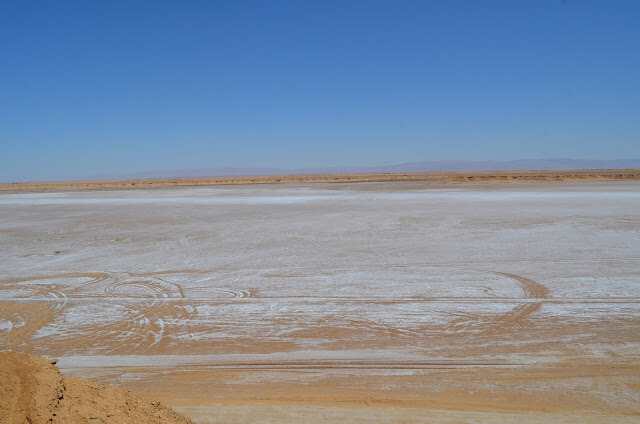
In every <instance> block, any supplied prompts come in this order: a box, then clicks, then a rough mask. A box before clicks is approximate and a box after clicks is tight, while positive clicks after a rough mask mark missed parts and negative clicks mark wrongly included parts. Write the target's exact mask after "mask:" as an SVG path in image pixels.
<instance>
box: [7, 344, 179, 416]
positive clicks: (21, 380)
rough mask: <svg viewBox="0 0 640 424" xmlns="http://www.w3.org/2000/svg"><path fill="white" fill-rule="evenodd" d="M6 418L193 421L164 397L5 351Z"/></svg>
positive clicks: (39, 359)
mask: <svg viewBox="0 0 640 424" xmlns="http://www.w3.org/2000/svg"><path fill="white" fill-rule="evenodd" d="M0 422H1V423H3V424H56V423H59V424H64V423H66V424H71V423H73V424H85V423H94V424H95V423H103V424H128V423H150V424H151V423H153V424H190V423H191V421H190V420H189V419H187V418H184V417H182V416H180V415H179V414H177V413H175V412H174V411H171V410H170V409H168V408H166V407H164V406H162V405H161V404H160V402H157V401H150V400H147V399H144V398H141V397H140V396H136V395H135V394H133V393H131V392H130V391H128V390H125V389H122V388H120V387H114V386H108V385H105V384H101V383H98V382H95V381H90V380H85V379H81V378H73V377H65V376H63V375H61V374H60V372H59V371H58V369H57V367H56V366H55V360H52V361H47V360H46V359H43V358H38V357H35V356H30V355H24V354H21V353H16V352H0Z"/></svg>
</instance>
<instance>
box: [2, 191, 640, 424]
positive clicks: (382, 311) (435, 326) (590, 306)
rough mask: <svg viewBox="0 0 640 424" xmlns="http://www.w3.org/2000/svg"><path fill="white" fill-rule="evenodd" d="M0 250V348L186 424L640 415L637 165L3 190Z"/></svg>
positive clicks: (626, 418)
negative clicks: (530, 175) (575, 171)
mask: <svg viewBox="0 0 640 424" xmlns="http://www.w3.org/2000/svg"><path fill="white" fill-rule="evenodd" d="M0 246H1V250H0V280H1V283H0V349H13V350H18V351H22V352H26V353H32V354H37V355H45V356H53V357H57V358H59V359H60V362H59V365H60V367H61V369H62V370H63V372H66V373H67V374H71V375H78V376H84V377H92V378H98V379H102V380H104V381H107V382H110V383H114V382H115V383H119V384H124V385H127V386H129V387H131V388H134V389H136V390H138V391H142V392H144V393H147V394H149V395H150V396H153V397H155V398H160V399H163V400H164V401H165V402H166V403H167V404H169V405H171V406H175V407H176V409H178V410H179V411H181V412H184V413H185V414H187V415H190V416H192V417H193V418H194V419H195V420H197V421H198V422H203V423H205V422H206V423H208V422H255V420H256V419H259V420H261V422H300V421H303V420H306V421H309V420H311V421H315V422H319V421H322V422H367V423H368V422H371V423H373V422H382V421H388V422H477V421H480V422H486V421H490V422H514V421H518V422H545V421H546V422H575V420H576V419H578V420H579V421H580V422H603V420H606V421H607V422H638V420H640V407H639V406H638V405H640V383H639V381H640V182H637V181H625V182H589V183H587V182H581V183H566V182H565V183H527V184H503V185H481V184H476V185H460V184H458V185H442V184H438V185H436V184H430V183H428V182H389V183H358V184H285V185H269V186H258V185H255V186H253V185H246V186H241V185H237V186H215V187H195V188H165V189H149V190H146V189H140V190H135V191H126V190H120V191H76V192H48V193H15V194H0ZM576 417H578V418H576Z"/></svg>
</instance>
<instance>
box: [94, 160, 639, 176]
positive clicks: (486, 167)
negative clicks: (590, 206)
mask: <svg viewBox="0 0 640 424" xmlns="http://www.w3.org/2000/svg"><path fill="white" fill-rule="evenodd" d="M629 168H640V159H616V160H597V159H593V160H592V159H562V158H560V159H556V158H554V159H520V160H510V161H494V160H487V161H468V160H467V161H463V160H439V161H425V162H409V163H401V164H399V165H389V166H370V167H330V168H295V169H287V168H194V169H178V170H167V171H149V172H136V173H126V174H109V175H100V176H96V177H95V179H100V180H103V179H135V178H187V177H191V178H193V177H238V176H251V175H301V174H347V173H378V172H382V173H384V172H455V171H511V170H548V169H629Z"/></svg>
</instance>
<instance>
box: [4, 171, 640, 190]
mask: <svg viewBox="0 0 640 424" xmlns="http://www.w3.org/2000/svg"><path fill="white" fill-rule="evenodd" d="M621 180H640V169H572V170H553V171H482V172H480V171H478V172H403V173H379V174H375V173H371V174H313V175H268V176H246V177H197V178H153V179H151V178H149V179H127V180H111V181H58V182H24V183H0V192H2V191H7V192H21V191H52V190H109V189H125V188H126V189H138V188H158V187H188V186H212V185H238V184H285V183H356V182H390V181H422V182H427V183H436V184H438V183H442V184H460V183H521V182H530V183H531V182H571V181H621Z"/></svg>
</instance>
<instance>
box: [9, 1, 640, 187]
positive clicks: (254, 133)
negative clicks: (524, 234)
mask: <svg viewBox="0 0 640 424" xmlns="http://www.w3.org/2000/svg"><path fill="white" fill-rule="evenodd" d="M0 148H1V150H0V181H9V180H24V179H27V180H38V179H60V178H77V177H83V176H92V175H99V174H105V173H118V172H135V171H146V170H170V169H181V168H213V167H225V166H231V167H289V168H291V167H310V166H343V165H355V166H359V165H384V164H394V163H401V162H408V161H422V160H440V159H467V160H475V159H478V160H486V159H495V160H505V159H519V158H547V157H569V158H592V159H616V158H632V157H634V158H637V157H640V1H636V0H631V1H626V2H625V1H611V0H609V1H607V0H602V1H578V0H567V1H564V2H563V1H560V0H558V1H551V0H549V1H546V0H535V1H517V0H515V1H475V0H474V1H426V0H425V1H415V2H411V1H391V0H389V1H346V0H341V1H328V0H320V1H316V2H311V1H307V0H300V1H291V2H283V1H255V2H249V1H238V0H229V1H225V2H216V1H173V2H170V1H157V0H156V1H131V0H127V1H115V0H108V1H24V0H18V1H9V0H4V1H2V2H0Z"/></svg>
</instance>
